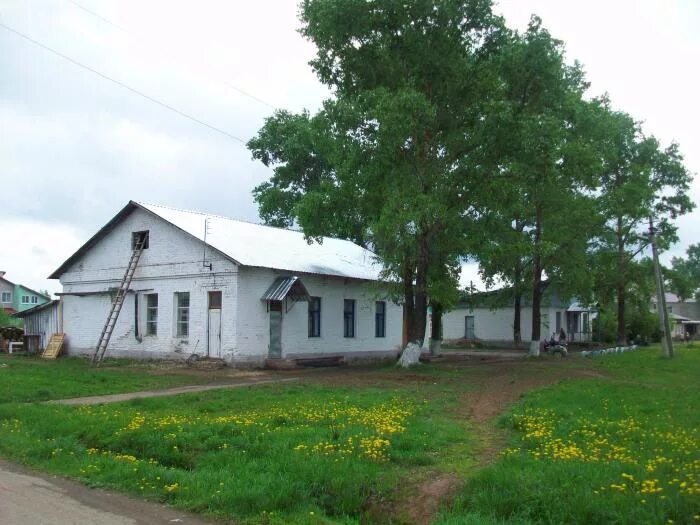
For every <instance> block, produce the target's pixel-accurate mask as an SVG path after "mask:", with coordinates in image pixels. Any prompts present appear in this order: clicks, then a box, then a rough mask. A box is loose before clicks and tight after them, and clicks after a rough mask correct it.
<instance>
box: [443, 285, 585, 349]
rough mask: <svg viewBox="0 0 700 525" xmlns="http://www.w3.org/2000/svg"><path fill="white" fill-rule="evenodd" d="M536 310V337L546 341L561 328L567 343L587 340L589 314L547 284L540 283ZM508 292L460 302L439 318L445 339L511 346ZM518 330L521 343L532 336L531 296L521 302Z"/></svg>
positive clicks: (510, 311)
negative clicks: (537, 332) (537, 318)
mask: <svg viewBox="0 0 700 525" xmlns="http://www.w3.org/2000/svg"><path fill="white" fill-rule="evenodd" d="M542 294H543V295H542V304H541V308H540V316H541V318H540V336H541V338H542V339H545V338H549V336H550V335H551V334H552V333H553V332H557V333H558V332H559V330H560V329H561V328H563V329H564V331H565V332H566V335H567V338H568V340H569V341H577V342H582V341H590V340H591V322H592V315H593V311H592V310H591V309H590V308H587V307H585V306H583V305H581V304H579V303H577V302H572V301H565V300H563V299H562V297H561V295H560V294H559V293H558V291H557V290H556V287H554V286H552V285H550V284H549V283H544V284H543V292H542ZM512 304H513V300H512V298H511V292H510V290H509V289H501V290H495V291H492V292H482V293H475V294H472V295H471V296H469V297H465V298H464V300H462V301H460V303H459V304H458V305H457V308H455V309H454V310H452V311H451V312H447V313H446V314H444V317H443V338H444V339H445V340H457V339H467V340H471V341H486V342H491V343H501V344H503V345H507V346H510V345H512V344H513V319H514V315H515V309H514V308H513V305H512ZM520 331H521V339H522V341H530V339H531V335H532V296H531V295H528V294H524V295H523V297H522V300H521V310H520Z"/></svg>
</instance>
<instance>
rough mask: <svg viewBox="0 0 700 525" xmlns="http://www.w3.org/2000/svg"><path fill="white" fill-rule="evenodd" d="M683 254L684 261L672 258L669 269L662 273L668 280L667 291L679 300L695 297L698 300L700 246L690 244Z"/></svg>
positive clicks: (699, 292) (699, 287)
mask: <svg viewBox="0 0 700 525" xmlns="http://www.w3.org/2000/svg"><path fill="white" fill-rule="evenodd" d="M685 253H686V258H685V259H684V258H682V257H674V258H673V259H672V260H671V269H670V270H666V271H665V273H664V274H665V275H666V276H667V277H668V279H669V284H670V286H669V290H670V291H672V292H675V293H676V294H677V295H678V296H679V297H680V298H681V299H689V298H691V297H693V296H695V297H696V298H697V299H698V300H700V244H691V245H690V246H688V249H687V250H686V252H685Z"/></svg>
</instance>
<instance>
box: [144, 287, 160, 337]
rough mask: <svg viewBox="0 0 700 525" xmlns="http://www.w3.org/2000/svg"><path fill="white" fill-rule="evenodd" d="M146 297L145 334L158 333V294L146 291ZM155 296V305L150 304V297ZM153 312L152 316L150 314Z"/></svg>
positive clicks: (154, 334) (153, 334)
mask: <svg viewBox="0 0 700 525" xmlns="http://www.w3.org/2000/svg"><path fill="white" fill-rule="evenodd" d="M145 296H146V297H145V298H146V334H145V335H147V336H157V335H158V294H157V293H147V294H145ZM154 297H155V305H153V304H151V299H152V298H154ZM152 314H153V318H151V315H152Z"/></svg>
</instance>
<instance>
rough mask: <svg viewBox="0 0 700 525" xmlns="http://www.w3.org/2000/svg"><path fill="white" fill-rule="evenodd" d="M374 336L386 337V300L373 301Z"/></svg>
mask: <svg viewBox="0 0 700 525" xmlns="http://www.w3.org/2000/svg"><path fill="white" fill-rule="evenodd" d="M380 305H381V312H380V311H379V306H380ZM374 337H386V301H375V302H374Z"/></svg>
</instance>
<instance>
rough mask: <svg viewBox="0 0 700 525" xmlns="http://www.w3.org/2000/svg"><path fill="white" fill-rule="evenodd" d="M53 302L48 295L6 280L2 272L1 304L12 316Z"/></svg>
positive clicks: (0, 283) (0, 279) (0, 272)
mask: <svg viewBox="0 0 700 525" xmlns="http://www.w3.org/2000/svg"><path fill="white" fill-rule="evenodd" d="M50 300H51V297H49V296H48V295H46V294H44V293H41V292H37V291H36V290H32V289H31V288H29V287H27V286H24V285H23V284H15V283H13V282H11V281H8V280H7V279H6V278H5V272H4V271H0V304H2V308H3V309H4V310H5V311H6V312H7V313H10V314H13V313H15V312H22V311H24V310H28V309H30V308H34V307H35V306H38V305H41V304H44V303H47V302H49V301H50Z"/></svg>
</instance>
